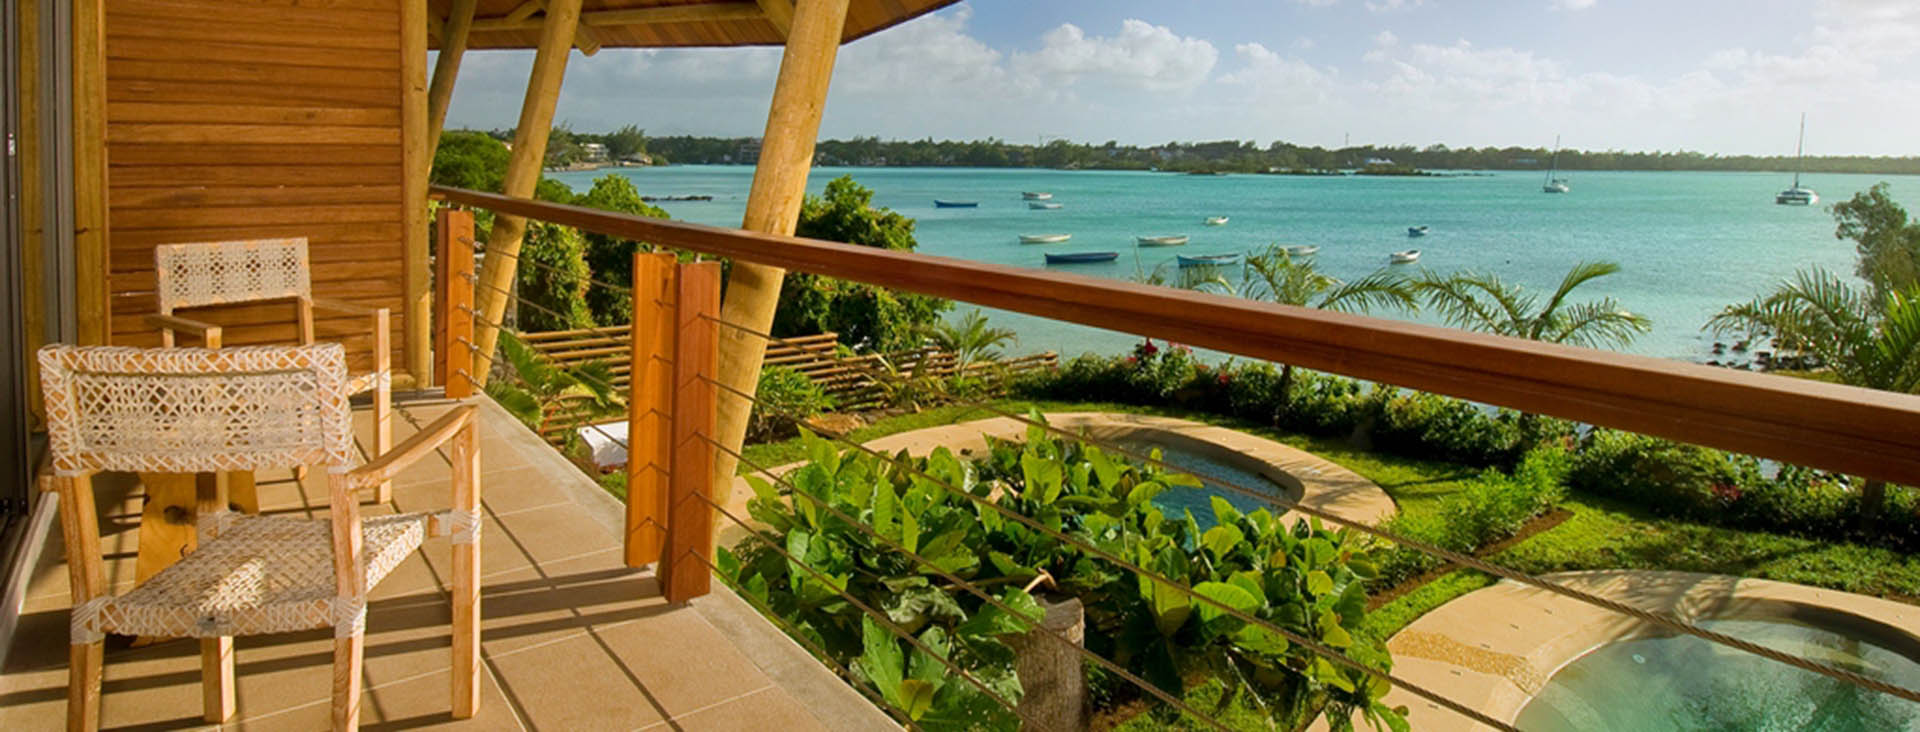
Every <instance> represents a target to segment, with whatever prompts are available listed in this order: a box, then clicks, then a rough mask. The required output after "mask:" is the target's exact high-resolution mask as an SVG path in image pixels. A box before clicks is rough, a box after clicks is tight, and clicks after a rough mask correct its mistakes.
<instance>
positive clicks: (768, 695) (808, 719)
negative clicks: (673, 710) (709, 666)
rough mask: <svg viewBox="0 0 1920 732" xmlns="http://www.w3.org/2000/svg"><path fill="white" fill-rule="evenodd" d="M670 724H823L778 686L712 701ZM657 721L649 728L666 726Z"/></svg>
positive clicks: (693, 728)
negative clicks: (712, 703) (724, 699)
mask: <svg viewBox="0 0 1920 732" xmlns="http://www.w3.org/2000/svg"><path fill="white" fill-rule="evenodd" d="M673 726H674V727H675V728H677V729H679V730H681V732H707V731H708V730H711V731H712V732H737V731H738V730H753V729H778V730H781V732H809V731H811V730H820V731H822V732H824V731H825V730H826V726H824V725H822V724H820V722H819V720H816V719H814V718H813V716H812V715H809V714H807V710H806V707H804V706H801V704H800V702H799V701H798V700H796V699H794V698H793V697H792V696H790V695H788V694H787V693H786V692H785V691H782V690H780V689H777V688H768V689H761V690H759V691H756V692H753V693H750V694H747V695H745V696H742V697H739V698H736V699H733V700H730V701H726V702H722V703H720V704H715V705H712V706H709V707H706V708H704V709H701V710H699V711H695V712H692V713H689V714H685V715H679V716H675V717H674V718H673ZM666 728H667V725H666V724H665V723H658V724H656V725H655V726H654V727H651V728H649V729H666Z"/></svg>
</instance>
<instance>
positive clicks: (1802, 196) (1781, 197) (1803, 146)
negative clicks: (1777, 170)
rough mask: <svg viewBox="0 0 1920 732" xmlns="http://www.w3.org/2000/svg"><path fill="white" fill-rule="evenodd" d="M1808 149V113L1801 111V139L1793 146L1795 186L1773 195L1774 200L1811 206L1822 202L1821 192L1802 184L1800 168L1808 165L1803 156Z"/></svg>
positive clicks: (1779, 202) (1787, 203) (1788, 204)
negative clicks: (1805, 163)
mask: <svg viewBox="0 0 1920 732" xmlns="http://www.w3.org/2000/svg"><path fill="white" fill-rule="evenodd" d="M1806 151H1807V113H1806V112H1801V113H1800V141H1799V142H1798V143H1795V145H1794V148H1793V187H1792V188H1788V189H1786V190H1784V191H1781V192H1780V193H1779V194H1778V195H1775V196H1774V197H1773V202H1774V203H1777V204H1780V205H1782V206H1811V205H1813V204H1816V203H1819V202H1820V194H1818V193H1814V192H1813V189H1812V188H1803V187H1801V185H1800V169H1801V168H1804V167H1806V166H1805V165H1804V164H1803V163H1802V158H1801V156H1802V155H1804V154H1806Z"/></svg>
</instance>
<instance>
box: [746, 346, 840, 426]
mask: <svg viewBox="0 0 1920 732" xmlns="http://www.w3.org/2000/svg"><path fill="white" fill-rule="evenodd" d="M754 395H755V402H757V404H756V405H755V406H754V408H753V416H752V418H751V419H750V420H749V421H748V422H747V440H748V441H750V442H764V441H766V440H770V439H776V438H782V437H786V436H789V435H791V434H792V433H793V430H794V429H795V428H796V427H798V426H799V423H800V421H801V420H805V419H807V418H809V417H812V416H814V415H816V414H819V413H821V412H824V411H827V410H829V409H832V408H833V405H834V400H833V397H832V396H829V395H828V394H827V393H826V391H825V390H823V389H821V388H820V385H819V384H816V383H814V382H813V379H809V378H807V376H806V374H802V373H800V372H798V371H795V370H793V369H790V368H787V367H785V366H777V365H776V366H767V367H765V368H762V369H760V386H759V388H758V389H755V390H754Z"/></svg>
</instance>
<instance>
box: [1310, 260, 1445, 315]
mask: <svg viewBox="0 0 1920 732" xmlns="http://www.w3.org/2000/svg"><path fill="white" fill-rule="evenodd" d="M1314 307H1317V308H1320V309H1322V310H1333V311H1337V312H1343V313H1350V312H1363V311H1369V310H1374V309H1378V308H1395V309H1399V310H1414V309H1417V308H1418V307H1420V300H1419V298H1418V297H1416V296H1415V294H1414V289H1413V285H1412V283H1410V282H1408V281H1407V279H1406V278H1405V277H1401V276H1400V275H1398V274H1395V273H1393V272H1387V271H1384V270H1383V271H1379V272H1374V273H1373V274H1370V275H1367V276H1365V277H1362V278H1360V279H1357V280H1353V281H1351V282H1339V283H1338V284H1336V285H1335V286H1334V287H1333V288H1332V289H1330V290H1327V291H1326V292H1325V293H1323V294H1322V295H1321V296H1320V300H1319V301H1318V302H1316V303H1315V304H1314Z"/></svg>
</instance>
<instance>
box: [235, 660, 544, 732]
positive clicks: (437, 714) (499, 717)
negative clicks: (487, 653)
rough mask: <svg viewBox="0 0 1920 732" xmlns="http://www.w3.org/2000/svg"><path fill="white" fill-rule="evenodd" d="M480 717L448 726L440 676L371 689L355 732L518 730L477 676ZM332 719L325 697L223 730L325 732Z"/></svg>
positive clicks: (241, 719) (509, 709)
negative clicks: (358, 729)
mask: <svg viewBox="0 0 1920 732" xmlns="http://www.w3.org/2000/svg"><path fill="white" fill-rule="evenodd" d="M480 683H481V687H480V689H481V690H480V712H479V714H477V715H475V716H474V718H473V719H469V720H454V719H453V717H452V714H451V710H452V695H451V692H450V688H451V687H450V685H449V682H448V676H447V674H446V672H445V671H444V670H443V671H440V672H438V673H428V674H423V675H419V676H416V677H413V678H409V679H405V680H402V681H397V682H393V683H388V684H383V685H379V686H375V685H373V684H371V683H369V684H368V687H367V688H366V690H365V691H364V693H363V694H362V695H361V699H360V728H361V729H363V730H386V729H393V730H398V729H416V728H427V729H440V728H451V729H460V730H520V729H522V727H521V725H520V723H519V721H518V720H517V719H516V717H515V714H514V709H513V706H512V704H511V703H509V702H508V701H507V699H506V697H505V696H502V695H501V693H500V687H499V686H498V685H497V684H495V683H493V679H492V678H491V677H489V676H487V675H485V674H482V675H481V680H480ZM331 713H332V698H331V697H330V696H329V697H326V698H323V699H317V700H314V701H312V702H309V703H306V704H301V705H299V706H296V707H292V708H287V709H281V710H278V711H275V712H271V713H267V714H259V715H249V714H244V713H243V714H240V715H236V716H235V720H234V721H233V722H232V723H229V724H228V725H227V729H232V730H319V729H326V728H327V726H328V723H329V721H330V715H331Z"/></svg>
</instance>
